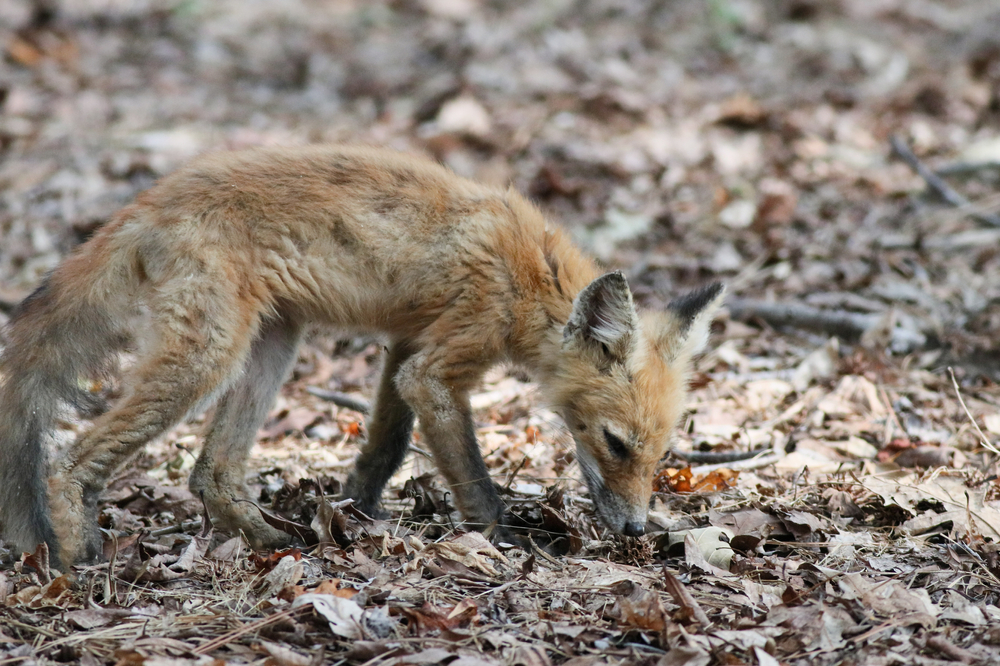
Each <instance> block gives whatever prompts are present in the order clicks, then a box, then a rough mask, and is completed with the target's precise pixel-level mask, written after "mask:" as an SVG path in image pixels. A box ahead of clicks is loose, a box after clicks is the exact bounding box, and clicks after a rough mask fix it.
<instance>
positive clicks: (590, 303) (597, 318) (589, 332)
mask: <svg viewBox="0 0 1000 666" xmlns="http://www.w3.org/2000/svg"><path fill="white" fill-rule="evenodd" d="M638 327H639V316H638V315H637V314H636V311H635V305H633V304H632V292H631V291H629V288H628V282H627V281H626V280H625V276H624V275H622V273H621V271H615V272H614V273H608V274H607V275H602V276H601V277H599V278H597V279H596V280H594V281H593V282H591V283H590V284H588V285H587V286H586V287H584V288H583V290H582V291H581V292H580V293H579V294H577V296H576V299H574V300H573V313H572V314H570V316H569V321H568V322H566V327H565V328H564V329H563V339H570V338H575V339H578V340H580V341H582V342H583V343H584V344H590V345H596V346H601V345H603V348H604V349H605V350H606V351H607V353H608V354H609V355H610V356H611V357H612V358H614V359H617V360H623V359H624V358H625V357H626V356H627V355H628V352H629V350H630V349H631V347H632V339H633V337H634V336H635V332H636V330H637V329H638Z"/></svg>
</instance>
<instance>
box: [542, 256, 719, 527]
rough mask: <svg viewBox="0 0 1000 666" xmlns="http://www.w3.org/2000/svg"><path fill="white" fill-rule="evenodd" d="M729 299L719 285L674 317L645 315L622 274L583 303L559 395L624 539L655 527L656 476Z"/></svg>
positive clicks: (572, 326)
mask: <svg viewBox="0 0 1000 666" xmlns="http://www.w3.org/2000/svg"><path fill="white" fill-rule="evenodd" d="M723 295H724V288H723V286H722V284H720V283H715V284H712V285H710V286H708V287H705V288H703V289H700V290H698V291H695V292H692V293H690V294H688V295H686V296H683V297H681V298H678V299H677V300H674V301H673V302H671V303H670V305H669V306H668V307H667V310H666V312H642V313H639V312H637V311H636V309H635V306H634V304H633V303H632V294H631V292H630V291H629V288H628V283H627V282H626V281H625V277H624V276H623V275H622V274H621V273H620V272H615V273H608V274H607V275H603V276H601V277H599V278H597V279H596V280H594V281H593V282H591V283H590V284H589V285H587V286H586V287H585V288H584V289H583V290H582V291H581V292H580V293H579V294H578V295H577V296H576V298H575V299H574V301H573V310H572V314H571V315H570V317H569V320H568V322H567V323H566V325H565V327H564V329H563V339H562V346H561V349H560V351H559V353H560V354H561V358H560V359H559V363H558V364H557V367H558V368H559V370H558V375H559V377H558V381H557V382H555V387H554V388H556V393H557V395H556V396H554V397H555V398H556V405H557V408H558V409H559V410H560V411H561V412H562V416H563V418H564V420H565V421H566V424H567V426H568V427H569V429H570V432H571V433H572V435H573V439H574V440H575V441H576V450H577V460H578V461H579V463H580V469H581V470H582V471H583V477H584V480H585V481H586V483H587V487H588V488H589V490H590V494H591V496H592V497H593V500H594V504H595V506H596V508H597V513H598V515H599V516H600V517H601V520H602V521H603V522H604V524H605V525H606V526H607V527H608V528H609V529H611V530H612V531H614V532H616V533H619V534H625V535H628V536H640V535H641V534H642V533H643V531H644V530H645V525H646V514H647V512H648V510H649V498H650V495H651V494H652V485H653V483H652V482H653V476H654V474H655V472H656V468H657V465H658V463H659V461H660V459H661V458H663V456H664V455H665V454H666V452H667V448H668V446H669V442H670V438H671V434H672V431H673V429H674V427H675V425H676V423H677V421H678V419H679V418H680V416H681V414H682V412H683V411H684V403H685V397H686V392H687V379H688V373H689V368H690V362H691V357H692V356H693V355H695V354H696V353H698V352H699V351H701V349H702V348H703V347H704V346H705V343H706V342H707V340H708V334H709V327H710V325H711V323H712V318H713V316H714V315H715V311H716V310H717V309H718V307H719V306H720V305H721V304H722V300H723Z"/></svg>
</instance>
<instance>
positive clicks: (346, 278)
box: [0, 146, 721, 563]
mask: <svg viewBox="0 0 1000 666" xmlns="http://www.w3.org/2000/svg"><path fill="white" fill-rule="evenodd" d="M588 285H589V286H588ZM578 297H579V298H578ZM720 299H721V290H720V289H716V290H714V291H713V292H711V296H710V297H709V296H708V294H707V292H706V296H705V297H698V298H694V299H688V300H686V301H682V304H683V307H679V308H678V309H677V312H672V311H668V312H666V313H644V314H639V313H637V312H636V311H635V308H634V306H633V304H632V299H631V296H630V294H629V293H628V289H627V285H626V283H625V279H624V277H622V276H621V275H620V274H611V275H608V276H603V277H602V276H600V274H599V272H598V271H597V270H596V269H595V267H594V266H593V264H592V263H591V262H590V261H589V260H588V259H586V258H584V257H583V256H582V254H581V253H580V252H579V251H578V250H577V249H576V248H575V247H574V246H573V245H572V244H571V243H570V242H569V241H568V240H567V239H566V237H565V235H564V234H562V232H560V231H559V230H558V229H555V228H552V227H549V226H547V225H546V223H545V220H544V219H543V218H542V216H541V214H540V213H539V212H538V210H537V209H536V208H535V207H534V206H532V205H531V204H530V203H529V202H527V201H526V200H525V199H523V198H522V197H521V196H520V195H518V194H517V193H516V192H514V191H512V190H507V191H504V190H498V189H495V188H491V187H486V186H483V185H479V184H476V183H474V182H471V181H468V180H465V179H462V178H459V177H457V176H455V175H454V174H452V173H451V172H449V171H448V170H446V169H445V168H443V167H441V166H439V165H436V164H433V163H430V162H427V161H425V160H422V159H419V158H415V157H410V156H407V155H402V154H399V153H394V152H391V151H387V150H381V149H376V148H365V147H342V146H314V147H307V148H295V149H271V148H269V149H258V150H249V151H242V152H232V153H218V154H214V155H208V156H205V157H202V158H200V159H197V160H195V161H194V162H192V163H191V164H190V165H188V166H186V167H184V168H182V169H180V170H179V171H177V172H176V173H174V174H173V175H171V176H168V177H166V178H164V179H163V180H162V181H161V182H160V183H159V184H157V185H156V186H155V187H153V188H152V189H150V190H148V191H147V192H145V193H143V194H142V195H140V196H139V197H138V198H137V199H136V201H135V202H134V203H133V204H132V205H130V206H128V207H126V208H125V209H124V210H122V211H121V212H120V213H119V214H118V215H117V216H116V217H115V218H114V219H113V220H112V221H111V222H110V223H108V224H107V225H106V226H105V227H104V228H102V229H101V230H100V231H99V232H98V233H97V234H96V235H95V237H94V238H93V239H92V240H90V241H89V242H87V243H85V244H84V245H82V246H81V247H80V248H78V249H77V251H76V252H74V253H73V254H72V255H71V256H69V257H68V258H67V259H66V260H65V261H64V262H63V263H62V264H61V265H60V266H59V267H57V268H56V269H55V270H54V271H53V273H52V275H51V276H50V277H49V279H48V280H47V282H46V283H45V284H44V285H43V286H42V287H40V288H39V290H38V291H37V292H36V293H35V294H33V295H32V296H31V297H30V298H29V299H27V300H26V301H25V302H24V304H23V305H22V306H21V308H20V309H19V311H18V312H17V313H16V314H15V315H14V316H13V317H12V319H11V322H10V326H9V330H8V332H7V336H8V340H9V344H8V345H7V347H6V348H5V349H4V351H3V354H2V356H0V382H2V383H0V527H2V529H3V535H4V538H5V539H6V540H8V541H9V542H11V543H12V544H13V545H15V546H16V547H18V548H22V549H25V550H30V549H32V548H34V546H35V545H36V544H38V543H39V542H42V541H45V542H48V543H49V545H50V547H51V548H52V552H53V553H54V554H55V555H56V557H57V559H59V560H61V561H62V562H63V563H72V562H77V561H87V560H91V559H93V558H94V557H96V555H97V554H98V553H99V552H100V537H99V533H98V531H97V527H96V513H97V501H98V496H99V494H100V492H101V491H102V490H103V489H104V486H105V484H106V483H107V481H108V479H109V478H110V476H111V475H112V474H113V473H114V471H115V470H116V469H117V468H118V467H120V466H121V465H122V464H123V463H124V462H126V461H127V460H128V459H129V458H131V457H132V456H134V455H135V454H136V453H138V451H139V450H140V449H141V447H142V446H143V445H144V444H145V443H146V442H147V441H149V440H150V439H152V438H154V437H156V436H158V435H160V434H161V433H163V432H164V431H165V430H166V429H168V428H170V427H171V426H172V425H174V424H175V423H177V422H178V421H179V420H180V419H182V418H184V417H185V416H186V415H188V414H189V413H191V412H192V411H197V410H198V409H203V408H204V407H205V406H207V405H209V404H211V403H213V402H217V403H218V408H217V409H216V411H215V416H214V420H213V422H212V423H211V425H210V426H209V429H208V433H207V436H206V443H205V447H204V450H203V452H202V454H201V456H200V458H199V459H198V462H197V465H196V467H195V470H194V473H193V474H192V476H191V480H190V485H191V489H192V490H193V491H194V492H196V493H199V494H201V495H202V496H203V497H204V498H205V501H206V503H207V505H208V507H209V510H210V511H211V513H212V515H213V517H214V518H216V519H217V523H218V524H219V526H220V527H222V528H224V529H228V530H230V531H236V530H242V531H243V532H244V533H246V534H247V535H248V537H250V539H251V541H252V542H253V543H254V544H255V545H257V546H266V545H273V544H276V543H279V542H280V541H281V540H282V538H283V537H282V535H281V534H279V533H277V532H276V531H275V530H273V529H272V528H270V527H268V526H267V525H266V524H264V523H263V522H262V521H261V519H260V517H259V516H258V515H257V514H256V512H255V511H253V510H252V509H249V510H248V509H247V508H246V507H251V505H250V504H248V503H245V502H238V501H237V500H238V499H240V498H243V497H245V495H246V489H245V486H244V465H245V461H246V458H247V455H248V452H249V449H250V446H251V445H252V443H253V436H254V433H255V432H256V431H257V428H258V427H259V425H260V424H261V422H262V421H263V419H264V418H265V416H266V414H267V411H268V408H269V407H270V405H271V403H272V400H273V398H274V395H275V393H276V392H277V390H278V388H279V387H280V385H281V382H282V381H283V380H284V377H285V375H286V373H287V371H288V368H289V366H290V364H291V362H292V361H293V359H294V357H295V349H296V346H297V344H298V340H299V335H300V331H301V330H302V328H303V327H304V326H305V325H307V324H310V323H320V324H328V325H331V326H335V327H339V328H340V329H343V330H349V331H377V332H381V333H383V334H385V335H386V336H387V338H388V339H389V346H390V353H389V354H388V358H387V361H386V367H385V371H384V375H383V378H382V382H381V385H380V387H379V391H378V396H377V399H376V402H375V408H374V411H373V414H372V417H371V422H370V424H369V427H368V432H369V437H368V442H367V443H366V444H365V446H364V447H363V450H362V452H361V455H360V456H359V458H358V462H357V465H356V467H355V469H354V472H353V473H352V474H351V476H350V478H349V480H348V482H347V491H346V492H347V494H348V495H349V496H351V497H354V498H356V499H357V500H358V503H359V506H360V507H361V508H362V510H365V511H370V512H372V513H375V512H377V511H378V509H379V507H378V504H379V499H380V496H381V492H382V488H383V487H384V486H385V484H386V482H387V481H388V479H389V477H390V475H391V474H392V472H393V471H394V470H395V469H396V468H398V466H399V465H400V464H401V462H402V460H403V455H404V453H405V450H406V446H407V443H408V441H409V438H410V433H411V430H412V428H413V424H414V420H415V417H417V418H419V421H420V427H421V429H422V430H423V433H424V436H425V441H426V442H427V443H428V446H429V448H430V449H431V451H432V452H433V454H434V457H435V460H436V462H437V464H438V467H439V469H440V470H441V472H442V474H443V475H444V476H445V478H446V479H447V481H448V483H449V484H450V485H451V487H452V490H453V492H454V496H455V499H456V504H457V505H458V507H459V509H460V510H461V511H462V513H463V515H464V516H465V519H466V521H467V523H468V524H469V525H472V526H474V527H477V528H479V529H487V530H490V529H492V530H495V531H496V533H498V534H499V533H501V532H502V531H503V516H504V505H503V502H502V501H501V500H500V497H499V495H498V494H497V491H496V489H495V487H494V485H493V483H492V481H491V480H490V478H489V475H488V471H487V469H486V466H485V464H484V463H483V460H482V457H481V454H480V453H479V450H478V446H477V443H476V438H475V429H474V425H473V421H472V414H471V410H470V407H469V400H468V394H469V391H470V390H471V389H472V387H474V386H475V385H476V383H477V382H478V381H479V380H480V378H481V377H482V375H483V373H484V372H485V371H486V369H488V368H489V367H490V366H492V365H494V364H496V363H498V362H502V361H510V362H514V363H517V364H520V365H522V366H524V367H525V368H527V369H529V370H530V371H532V372H533V373H534V374H535V376H536V378H537V379H538V381H539V382H540V383H541V384H542V386H543V388H544V390H545V391H546V393H547V394H548V395H549V396H551V398H552V400H553V402H554V403H555V406H556V407H557V408H558V409H559V410H561V411H562V413H563V414H564V415H565V417H566V420H567V422H568V423H569V425H570V428H571V429H572V430H573V434H574V436H575V438H576V440H577V443H578V449H579V452H580V454H579V456H580V461H581V463H582V466H583V468H584V472H585V477H586V480H587V482H588V484H590V489H591V491H592V493H593V495H594V499H595V502H596V505H597V508H598V512H599V514H600V516H601V518H602V519H603V520H604V522H605V523H606V524H607V526H608V527H609V528H611V529H612V530H615V531H617V532H625V533H629V534H637V533H641V532H642V529H643V526H644V525H645V517H646V510H647V504H648V501H649V496H650V486H651V478H652V475H653V472H654V470H655V467H656V464H657V461H658V460H659V459H660V458H661V457H662V455H663V454H664V453H665V451H666V448H667V442H668V439H669V436H670V431H671V429H672V428H673V426H674V424H675V422H676V421H677V419H678V418H679V415H680V413H681V411H682V410H683V405H684V392H685V377H686V372H687V365H688V361H689V358H690V355H691V354H692V353H694V352H695V351H697V349H698V348H699V347H700V345H701V344H703V343H704V337H705V335H707V331H708V323H709V322H710V321H711V317H712V313H713V312H714V310H715V308H716V307H717V305H718V303H719V300H720ZM140 308H141V309H142V310H143V311H144V312H145V313H146V314H147V316H146V318H145V320H144V323H143V325H142V335H141V336H139V335H138V334H137V331H134V330H129V328H128V324H127V322H129V321H132V320H133V319H134V318H133V317H132V315H134V314H135V313H136V312H137V311H138V310H139V309H140ZM692 332H696V335H695V336H692V335H691V333H692ZM137 337H138V338H141V340H140V342H141V344H140V346H139V351H138V352H137V358H138V362H137V363H136V364H135V366H134V367H133V368H132V369H131V370H130V371H129V374H128V376H127V377H125V378H124V385H125V387H126V389H127V390H126V391H125V393H124V395H123V397H122V398H121V399H120V400H118V402H117V403H116V404H115V405H113V406H112V408H111V409H110V410H109V411H107V412H106V413H104V414H102V415H101V416H99V417H97V418H96V419H95V420H94V423H93V426H92V427H91V429H90V430H89V431H87V432H86V433H85V434H83V435H82V436H81V437H80V438H79V440H78V441H77V442H75V444H74V445H73V446H72V448H71V449H70V451H69V453H68V455H67V456H66V457H65V459H63V460H59V461H57V462H56V463H55V464H54V465H53V466H52V467H53V469H52V470H49V469H48V466H47V464H46V462H45V455H44V442H43V440H44V437H45V434H46V433H47V432H49V431H50V430H51V428H52V426H53V422H54V420H55V418H56V416H57V411H58V408H59V407H60V405H62V404H64V403H69V404H72V405H76V406H83V405H84V403H85V402H86V401H87V399H88V396H87V394H86V392H84V391H81V390H80V389H79V386H80V385H81V384H80V378H81V377H92V376H99V375H101V374H102V373H106V372H108V371H110V369H111V368H112V365H111V363H112V361H113V360H114V358H115V357H116V355H117V352H119V351H120V350H121V349H122V348H123V347H124V346H125V345H126V344H128V343H129V341H130V340H135V339H136V338H137ZM605 432H608V433H613V434H614V437H615V438H616V439H613V440H610V441H611V444H612V445H613V448H614V451H609V440H608V439H607V436H606V435H605V434H604V433H605ZM46 479H48V481H47V482H46Z"/></svg>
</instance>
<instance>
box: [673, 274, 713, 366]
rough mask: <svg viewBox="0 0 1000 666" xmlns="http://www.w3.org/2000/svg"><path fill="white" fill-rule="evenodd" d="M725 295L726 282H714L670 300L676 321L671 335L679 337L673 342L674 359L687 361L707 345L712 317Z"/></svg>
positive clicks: (674, 360)
mask: <svg viewBox="0 0 1000 666" xmlns="http://www.w3.org/2000/svg"><path fill="white" fill-rule="evenodd" d="M725 298H726V287H725V285H723V284H722V283H721V282H713V283H712V284H710V285H708V286H707V287H702V288H701V289H696V290H694V291H692V292H690V293H687V294H685V295H683V296H680V297H678V298H675V299H674V300H672V301H670V304H669V305H667V311H668V312H670V314H672V315H673V317H674V320H675V322H676V328H675V329H674V330H673V331H672V333H673V335H672V336H671V337H674V336H676V337H674V343H673V344H671V345H669V349H670V353H669V356H670V360H671V362H676V361H682V362H687V360H688V359H690V358H691V357H692V356H694V355H695V354H697V353H698V352H700V351H701V350H702V349H704V348H705V344H706V343H707V342H708V333H709V329H711V327H712V319H714V318H715V313H716V311H717V310H718V309H719V307H720V306H721V305H722V302H723V301H724V300H725Z"/></svg>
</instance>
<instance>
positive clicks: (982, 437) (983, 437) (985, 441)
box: [948, 367, 1000, 456]
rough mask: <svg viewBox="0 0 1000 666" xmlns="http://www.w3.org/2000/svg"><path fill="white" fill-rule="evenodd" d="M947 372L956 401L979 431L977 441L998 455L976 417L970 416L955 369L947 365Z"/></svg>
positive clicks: (998, 451)
mask: <svg viewBox="0 0 1000 666" xmlns="http://www.w3.org/2000/svg"><path fill="white" fill-rule="evenodd" d="M948 374H949V375H951V385H952V386H954V387H955V395H956V396H957V397H958V403H959V404H960V405H962V409H964V410H965V415H966V416H968V417H969V420H970V421H972V426H973V427H974V428H975V429H976V432H978V433H979V441H980V442H981V443H982V445H983V447H984V448H986V449H988V450H990V451H992V452H993V453H995V454H996V455H998V456H1000V450H998V449H997V447H995V446H993V445H992V444H990V440H988V439H986V435H985V434H983V431H982V430H981V429H980V428H979V424H978V423H976V419H975V418H974V417H973V416H972V412H970V411H969V408H968V407H967V406H966V405H965V400H963V399H962V392H961V391H960V390H959V388H958V381H957V380H956V379H955V371H954V370H952V369H951V368H950V367H949V368H948Z"/></svg>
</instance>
